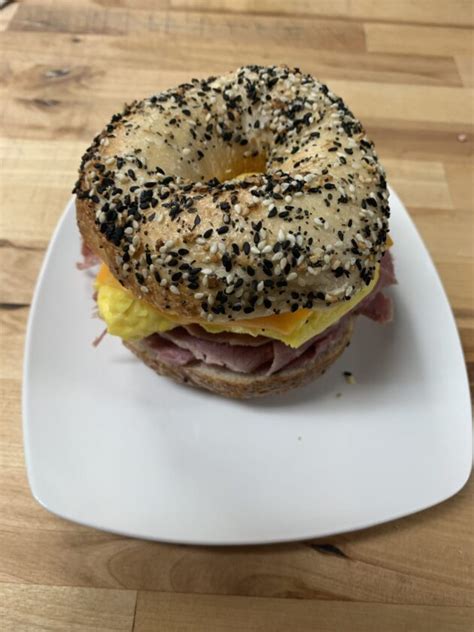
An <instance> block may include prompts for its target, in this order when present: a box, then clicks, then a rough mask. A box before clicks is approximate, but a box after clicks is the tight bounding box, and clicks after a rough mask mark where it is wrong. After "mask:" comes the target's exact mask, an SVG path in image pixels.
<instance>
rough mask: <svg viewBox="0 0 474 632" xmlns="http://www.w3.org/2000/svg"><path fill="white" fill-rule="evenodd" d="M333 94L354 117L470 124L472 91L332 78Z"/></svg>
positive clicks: (473, 95)
mask: <svg viewBox="0 0 474 632" xmlns="http://www.w3.org/2000/svg"><path fill="white" fill-rule="evenodd" d="M331 89H332V91H333V92H334V93H335V94H340V95H344V100H345V101H346V103H348V104H350V107H351V110H352V111H353V112H354V114H355V115H356V116H358V117H359V118H360V119H362V120H364V118H365V117H369V118H371V119H379V120H380V119H381V120H386V119H389V120H390V119H392V120H393V119H394V120H402V121H428V122H432V123H435V122H436V123H457V124H459V125H472V124H473V111H472V103H473V99H474V90H472V89H468V88H439V87H435V86H423V87H422V86H413V85H406V86H403V87H400V86H398V85H393V84H382V83H372V82H362V81H358V82H350V81H340V80H338V79H336V80H333V81H331Z"/></svg>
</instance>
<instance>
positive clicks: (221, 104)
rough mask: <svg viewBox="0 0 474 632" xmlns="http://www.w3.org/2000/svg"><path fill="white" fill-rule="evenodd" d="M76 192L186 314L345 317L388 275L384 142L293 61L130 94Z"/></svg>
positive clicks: (139, 294) (102, 248)
mask: <svg viewBox="0 0 474 632" xmlns="http://www.w3.org/2000/svg"><path fill="white" fill-rule="evenodd" d="M75 193H76V196H77V203H76V207H77V221H78V225H79V229H80V231H81V234H82V237H83V240H84V242H85V243H86V244H87V246H88V247H89V248H90V249H91V250H92V251H93V252H94V253H95V255H97V256H98V257H100V259H101V261H102V262H103V263H104V264H105V266H106V267H107V268H108V271H109V273H110V274H111V276H112V277H113V279H115V280H116V281H118V282H119V283H120V285H121V287H122V288H123V289H124V290H125V291H128V292H129V293H130V295H133V297H134V298H135V299H137V300H139V301H142V302H143V305H146V306H148V307H149V308H152V309H155V310H156V312H157V313H158V314H160V315H161V316H162V317H163V318H164V319H165V320H166V319H168V320H169V321H170V322H172V323H173V322H174V321H176V324H175V326H178V325H187V324H190V323H191V324H198V325H200V326H203V327H205V328H207V331H213V330H212V327H220V329H218V331H222V329H223V328H224V330H226V331H227V330H228V331H236V329H235V327H236V325H238V326H239V327H240V329H238V330H237V331H241V329H242V323H243V324H244V325H245V323H246V322H248V323H249V324H250V323H252V322H257V323H263V324H265V322H266V320H267V321H271V322H272V323H275V322H277V321H276V320H275V319H277V320H278V319H280V320H281V322H283V320H284V319H285V317H286V316H287V315H288V314H295V315H297V316H298V315H299V316H300V317H301V322H302V323H303V322H305V320H306V318H307V317H309V315H310V314H311V313H312V312H314V310H322V311H323V313H325V314H326V313H328V310H334V309H335V308H337V309H338V311H337V312H334V313H335V314H336V313H337V314H338V315H339V317H342V316H343V315H344V313H345V312H347V311H348V310H353V309H354V308H355V307H356V305H357V304H358V303H359V302H362V301H363V300H365V299H366V296H367V294H370V292H372V290H373V289H374V287H375V286H376V285H377V283H378V281H379V276H380V262H381V259H382V257H383V256H384V253H385V251H386V250H387V248H388V246H389V244H390V241H389V238H388V230H389V228H388V218H389V214H390V212H389V205H388V191H387V185H386V180H385V174H384V170H383V168H382V166H381V165H380V164H379V162H378V159H377V155H376V153H375V151H374V146H373V144H372V143H371V141H370V140H368V138H367V137H366V135H365V132H364V130H363V128H362V126H361V124H360V122H359V121H358V120H357V119H356V118H355V117H354V116H353V114H352V113H351V112H350V110H349V109H348V108H347V107H346V105H345V104H344V102H343V101H342V99H340V98H339V97H337V96H335V95H334V94H333V93H332V92H330V90H329V89H328V88H327V86H325V85H324V84H322V83H320V82H318V81H317V80H316V79H314V78H313V77H311V76H310V75H307V74H304V73H302V72H300V71H299V70H298V69H289V68H286V67H260V66H246V67H243V68H240V69H238V70H236V71H235V72H232V73H229V74H226V75H223V76H221V77H209V78H208V79H203V80H198V79H193V80H192V81H191V82H190V83H186V84H182V85H180V86H178V87H177V88H175V89H171V90H167V91H165V92H162V93H160V94H157V95H154V96H152V97H150V98H148V99H145V100H142V101H135V102H133V103H132V104H130V105H128V106H126V107H125V109H124V110H123V111H122V112H121V113H119V114H116V115H115V116H113V117H112V120H111V122H110V123H109V124H108V125H107V126H106V127H105V129H104V130H103V131H102V132H101V133H100V134H99V135H98V136H97V137H96V138H95V139H94V141H93V143H92V145H91V146H90V148H89V149H88V150H87V152H86V153H85V155H84V157H83V159H82V163H81V167H80V173H79V179H78V182H77V183H76V186H75ZM338 306H340V307H338ZM324 310H326V311H324ZM169 328H170V329H172V327H169ZM140 331H141V330H140ZM151 331H153V329H152V330H151ZM158 331H162V329H159V330H158ZM148 333H150V332H149V331H148V330H147V331H146V334H147V335H148ZM257 333H258V334H259V335H261V334H262V333H263V334H264V335H265V327H263V326H262V327H261V328H260V329H259V330H258V332H257ZM310 333H311V332H310ZM312 333H314V331H313V332H312ZM317 333H321V332H317ZM140 335H141V334H140ZM308 335H310V334H308ZM310 337H311V335H310ZM130 339H131V337H130ZM135 339H137V336H136V337H135ZM280 339H281V340H283V338H280ZM298 340H299V339H298ZM301 340H303V338H301ZM304 341H305V340H304ZM149 364H150V362H149ZM158 364H159V363H158ZM267 390H268V389H267Z"/></svg>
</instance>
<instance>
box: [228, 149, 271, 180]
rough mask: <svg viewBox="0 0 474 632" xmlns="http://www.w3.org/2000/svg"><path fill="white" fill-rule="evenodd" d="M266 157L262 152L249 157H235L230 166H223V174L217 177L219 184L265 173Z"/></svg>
mask: <svg viewBox="0 0 474 632" xmlns="http://www.w3.org/2000/svg"><path fill="white" fill-rule="evenodd" d="M266 165H267V156H266V154H265V153H264V152H260V153H255V152H254V153H253V154H251V155H250V156H244V155H243V154H242V155H240V156H236V158H235V160H234V161H232V162H231V163H230V164H227V165H224V169H223V172H222V173H221V174H218V175H217V178H218V179H219V180H220V181H221V182H225V181H226V180H234V179H236V178H239V177H241V178H243V177H245V176H247V175H251V174H255V173H265V171H266Z"/></svg>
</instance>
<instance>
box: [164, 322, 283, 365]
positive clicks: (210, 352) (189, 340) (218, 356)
mask: <svg viewBox="0 0 474 632" xmlns="http://www.w3.org/2000/svg"><path fill="white" fill-rule="evenodd" d="M160 335H161V336H162V337H163V338H165V340H167V341H168V342H170V343H171V344H174V345H176V346H177V347H179V348H180V349H184V350H186V351H188V352H189V353H191V354H192V357H193V358H194V359H195V360H201V362H205V363H206V364H214V365H217V366H224V367H226V368H227V369H230V370H231V371H236V372H237V373H252V372H253V371H256V370H257V369H258V368H259V367H261V366H262V365H263V364H266V363H268V362H271V361H272V358H273V349H272V343H271V342H267V344H265V345H262V346H261V347H258V348H255V347H248V346H244V345H230V344H226V343H219V342H211V341H209V340H204V339H202V338H196V337H195V336H193V335H191V334H190V333H188V332H187V331H186V330H185V329H184V328H183V327H178V328H177V329H172V330H171V331H167V332H164V333H162V334H160Z"/></svg>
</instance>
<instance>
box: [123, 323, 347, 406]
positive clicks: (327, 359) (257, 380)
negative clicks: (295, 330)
mask: <svg viewBox="0 0 474 632" xmlns="http://www.w3.org/2000/svg"><path fill="white" fill-rule="evenodd" d="M354 318H355V317H351V318H347V320H346V322H345V323H344V325H343V327H342V329H341V334H340V336H338V337H337V339H335V340H334V341H332V342H331V344H330V345H329V346H328V347H327V348H326V349H325V350H324V352H323V353H321V354H318V355H317V357H316V358H314V359H313V360H312V361H310V362H308V363H305V364H304V365H302V366H297V367H295V368H292V367H291V365H290V366H289V367H288V368H287V369H282V370H281V371H278V373H274V374H273V375H267V374H266V373H265V371H257V372H255V373H250V374H244V373H236V372H235V371H230V370H229V369H226V368H223V367H219V366H213V365H208V364H204V363H203V362H196V363H194V364H190V365H187V366H171V365H168V364H166V363H164V362H160V361H158V360H157V359H156V357H155V354H154V353H153V350H151V349H150V348H149V347H148V346H147V345H146V344H144V343H143V341H141V340H138V341H129V340H127V341H125V340H124V341H123V344H124V345H125V346H126V347H127V349H129V350H130V351H132V352H133V353H134V354H135V355H136V356H138V357H139V358H140V359H141V360H143V362H144V363H145V364H146V365H148V366H149V367H150V368H151V369H153V370H154V371H155V372H156V373H158V374H159V375H166V376H167V377H171V378H173V379H174V380H175V381H176V382H179V383H181V384H188V385H191V386H195V387H198V388H203V389H206V390H208V391H212V392H214V393H218V394H220V395H225V396H226V397H233V398H236V399H249V398H251V397H258V396H262V395H269V394H276V393H284V392H285V391H288V390H290V389H292V388H295V387H296V386H303V385H304V384H307V383H308V382H310V381H311V380H313V379H314V378H316V377H318V376H319V375H321V374H322V373H324V372H325V371H326V369H328V368H329V367H330V366H331V364H333V362H335V360H337V358H338V357H339V356H340V355H341V353H342V352H343V351H344V349H345V348H346V347H347V345H348V344H349V342H350V339H351V336H352V330H353V327H354Z"/></svg>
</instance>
